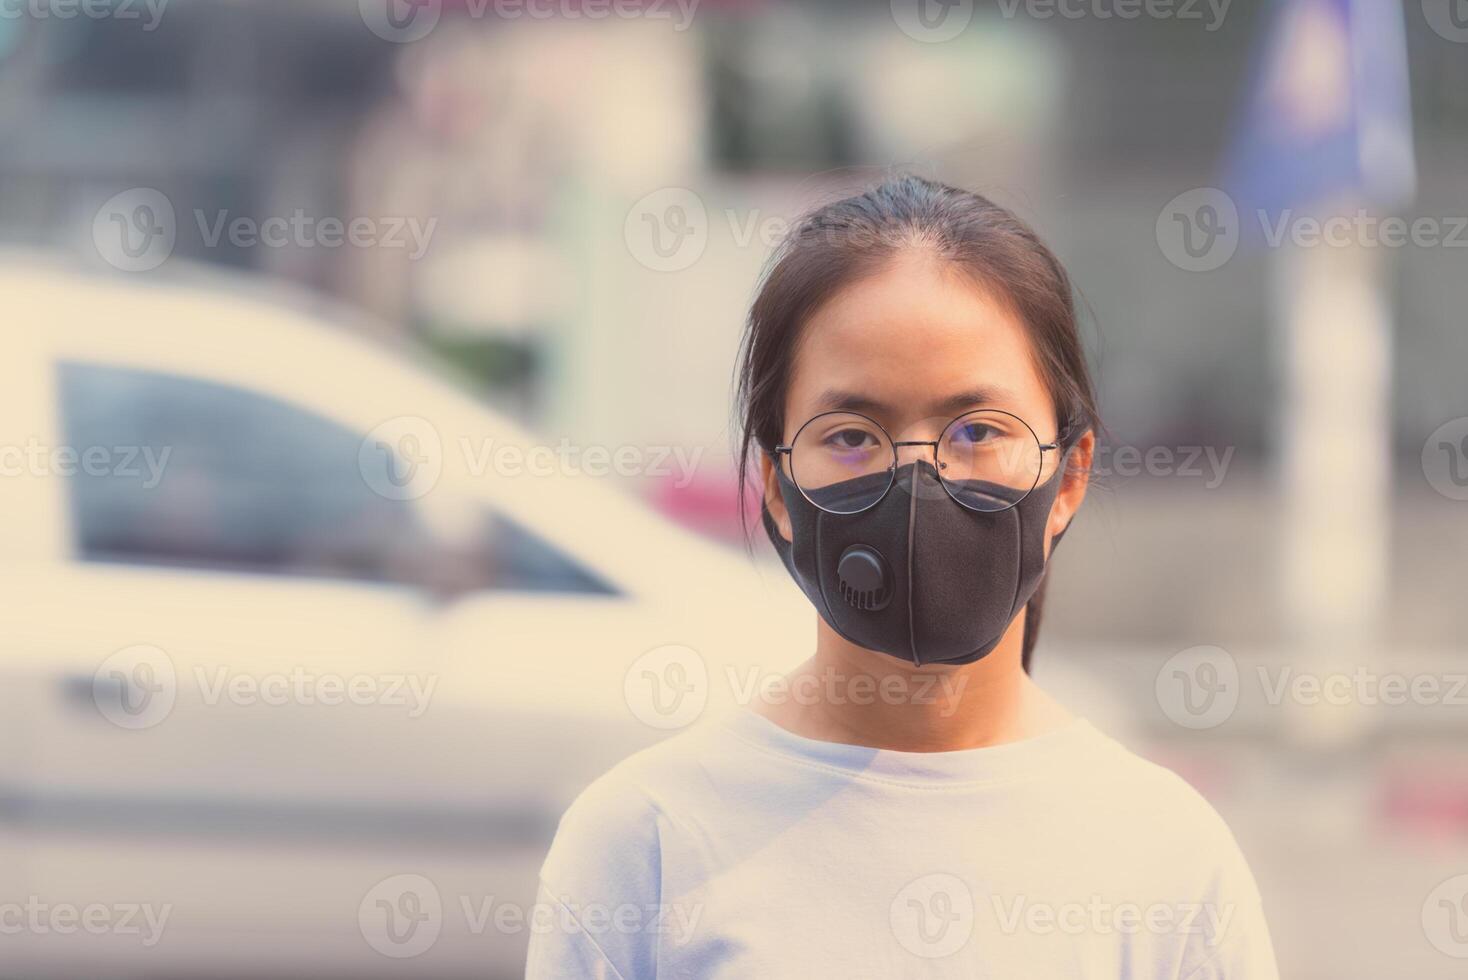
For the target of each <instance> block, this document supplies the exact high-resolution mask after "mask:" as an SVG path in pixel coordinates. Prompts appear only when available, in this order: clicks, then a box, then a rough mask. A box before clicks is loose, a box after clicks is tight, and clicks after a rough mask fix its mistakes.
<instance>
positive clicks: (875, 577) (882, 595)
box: [836, 544, 892, 612]
mask: <svg viewBox="0 0 1468 980" xmlns="http://www.w3.org/2000/svg"><path fill="white" fill-rule="evenodd" d="M836 581H837V584H838V586H839V587H840V589H841V598H843V599H845V600H846V604H847V605H849V606H851V607H853V608H855V609H861V610H865V611H868V612H872V611H875V610H878V609H881V608H883V607H884V606H886V605H887V603H888V602H890V601H891V599H892V573H891V572H889V571H888V570H887V562H886V561H885V560H884V559H883V558H882V555H881V553H880V552H878V551H877V549H875V548H873V547H871V546H870V545H865V544H854V545H852V546H851V547H849V548H847V549H846V550H845V551H843V552H842V553H841V558H840V560H839V561H837V562H836Z"/></svg>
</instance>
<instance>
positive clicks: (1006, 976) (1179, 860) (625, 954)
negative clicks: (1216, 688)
mask: <svg viewBox="0 0 1468 980" xmlns="http://www.w3.org/2000/svg"><path fill="white" fill-rule="evenodd" d="M538 912H540V913H542V914H541V915H540V918H539V921H538V924H537V925H536V927H535V928H534V929H533V930H532V932H533V935H532V940H531V949H530V959H529V966H528V972H527V976H528V977H529V978H531V980H542V978H556V980H563V978H569V977H597V978H606V980H644V978H653V977H656V978H660V980H661V978H670V977H677V978H693V977H698V978H710V977H719V978H725V977H739V978H756V980H781V978H787V977H788V978H792V980H812V978H839V980H849V978H860V977H873V978H881V980H897V978H907V977H955V978H957V977H963V978H973V977H995V978H1003V980H1040V978H1049V977H1055V978H1066V980H1080V978H1102V977H1104V978H1108V980H1114V978H1119V977H1122V978H1136V980H1141V978H1146V980H1161V978H1164V977H1165V978H1169V980H1217V978H1224V977H1227V978H1229V980H1245V978H1246V980H1276V978H1277V976H1278V973H1277V970H1276V967H1275V963H1274V953H1273V950H1272V949H1271V945H1270V940H1269V932H1268V929H1267V927H1266V925H1265V921H1264V916H1263V912H1262V909H1261V907H1260V901H1259V895H1258V891H1257V889H1256V887H1255V884H1254V880H1253V877H1252V875H1251V874H1250V873H1249V869H1248V866H1247V865H1246V864H1245V863H1244V859H1243V856H1242V855H1241V854H1240V853H1239V849H1238V846H1237V845H1236V844H1235V842H1234V839H1233V836H1232V835H1231V834H1230V833H1229V830H1228V828H1227V827H1226V826H1225V825H1224V823H1223V821H1222V820H1221V819H1219V817H1218V815H1217V814H1216V813H1215V812H1214V810H1213V808H1212V807H1210V806H1209V805H1208V804H1207V803H1206V802H1205V801H1204V800H1203V798H1202V797H1201V796H1199V795H1198V794H1197V792H1195V791H1194V790H1193V789H1192V788H1191V787H1189V786H1188V785H1187V784H1186V783H1185V782H1183V780H1181V779H1180V778H1178V777H1177V776H1176V775H1174V774H1173V773H1171V772H1169V771H1167V770H1166V769H1163V768H1161V767H1159V766H1156V765H1153V764H1152V763H1149V762H1146V761H1144V760H1142V759H1140V758H1139V757H1137V756H1136V755H1133V754H1132V753H1130V752H1128V751H1127V750H1126V749H1124V748H1122V747H1121V746H1120V745H1119V744H1117V743H1116V742H1114V741H1113V740H1111V739H1110V738H1107V737H1106V736H1104V735H1102V734H1101V733H1099V732H1098V731H1096V729H1095V728H1094V727H1092V726H1091V725H1090V723H1088V722H1085V721H1077V722H1073V723H1071V724H1069V725H1067V726H1066V727H1064V728H1062V729H1060V730H1057V731H1054V732H1051V733H1048V734H1045V735H1042V736H1039V737H1036V738H1031V739H1027V740H1024V741H1020V742H1013V743H1009V744H1005V745H998V746H993V747H989V748H980V749H966V750H961V751H955V752H893V751H886V750H879V749H869V748H862V747H859V746H853V745H840V744H836V743H831V742H820V741H815V740H812V739H808V738H803V737H801V736H799V735H795V734H793V733H791V732H789V731H786V730H785V729H783V728H781V727H779V726H778V725H776V724H774V723H773V722H771V721H769V720H767V719H765V718H763V717H761V716H759V715H757V714H755V713H753V712H751V711H748V710H740V711H738V712H735V713H734V714H732V715H729V716H727V717H725V718H722V719H718V720H714V721H709V722H706V723H704V724H702V725H700V726H698V727H696V728H694V729H691V730H689V731H688V732H685V733H683V734H681V735H678V736H676V737H674V738H671V739H669V740H667V741H665V742H662V743H661V744H659V745H657V746H654V747H653V748H650V749H648V750H646V751H643V752H641V753H639V754H638V755H635V756H633V757H632V758H630V759H628V760H626V761H625V762H623V763H622V764H620V765H618V766H617V767H616V768H614V769H613V770H612V771H611V772H610V773H608V774H607V775H605V776H603V777H602V778H601V779H599V780H598V781H597V782H595V783H594V784H592V786H591V787H590V788H588V789H587V790H586V791H585V793H583V794H582V795H581V797H580V798H579V799H577V801H576V802H575V803H574V804H573V805H572V806H571V808H570V809H569V810H568V811H567V812H566V814H565V816H564V817H563V818H562V819H561V824H560V828H559V830H558V832H557V834H556V840H555V844H554V845H553V847H552V848H551V852H550V855H549V857H548V858H547V860H546V862H545V866H544V868H543V869H542V872H541V905H540V906H539V909H538Z"/></svg>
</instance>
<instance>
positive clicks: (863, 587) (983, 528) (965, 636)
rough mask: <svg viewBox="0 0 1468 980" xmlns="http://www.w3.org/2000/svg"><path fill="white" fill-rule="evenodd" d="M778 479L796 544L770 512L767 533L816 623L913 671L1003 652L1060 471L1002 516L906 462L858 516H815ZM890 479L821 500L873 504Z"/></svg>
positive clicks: (1036, 571) (1034, 570)
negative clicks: (968, 502) (961, 499)
mask: <svg viewBox="0 0 1468 980" xmlns="http://www.w3.org/2000/svg"><path fill="white" fill-rule="evenodd" d="M776 472H777V474H778V479H779V483H780V494H781V496H782V497H783V498H784V501H785V508H786V510H787V511H789V513H790V528H791V537H792V539H793V540H792V541H786V540H785V539H784V537H783V536H781V534H780V529H779V528H778V527H776V526H775V522H774V519H773V518H772V517H771V516H770V513H769V511H768V510H765V511H764V513H763V520H764V525H765V532H766V533H767V534H769V536H770V541H771V542H773V543H774V545H775V550H776V551H777V552H779V554H780V560H781V561H783V562H784V563H785V568H786V569H788V570H789V572H790V574H791V575H792V576H793V577H794V578H795V581H796V582H797V583H799V585H800V587H801V589H802V590H804V592H805V594H806V595H807V596H808V597H809V598H810V601H811V602H812V603H814V604H815V607H816V610H817V611H818V612H820V614H821V617H822V618H823V619H825V621H826V622H827V623H829V624H830V625H831V628H832V629H834V630H835V631H836V632H837V633H839V634H841V636H843V637H845V638H846V639H847V640H850V641H851V642H852V643H855V644H856V645H858V646H861V647H865V648H866V649H868V650H878V651H880V652H882V653H887V654H891V655H892V656H894V657H898V658H900V659H902V660H908V661H911V662H912V663H914V664H931V663H946V664H967V663H973V662H974V661H975V660H978V659H979V658H980V657H982V656H984V655H985V654H987V653H989V652H990V651H991V650H993V649H994V648H995V647H996V646H998V645H999V641H1000V639H1002V638H1003V636H1004V632H1005V630H1007V629H1008V628H1009V624H1010V623H1011V622H1013V620H1014V617H1015V616H1016V615H1018V614H1019V611H1020V610H1021V609H1023V608H1024V605H1025V603H1027V602H1029V600H1030V597H1031V596H1032V595H1034V593H1035V589H1036V588H1038V587H1039V584H1040V580H1041V579H1042V578H1043V577H1044V574H1045V525H1046V523H1047V522H1048V520H1049V518H1050V507H1051V505H1052V504H1053V503H1054V502H1055V496H1056V494H1057V493H1058V492H1059V490H1060V482H1061V481H1060V470H1057V471H1056V473H1055V474H1054V475H1053V476H1052V477H1051V478H1050V480H1049V482H1048V483H1044V484H1042V485H1040V486H1037V487H1035V488H1034V489H1033V490H1031V491H1030V493H1029V494H1028V495H1026V496H1025V497H1024V498H1023V499H1022V500H1020V502H1019V503H1018V504H1016V505H1014V506H1012V507H1010V508H1009V509H1007V510H1002V511H998V512H996V513H981V512H978V511H973V510H970V509H968V508H967V507H964V506H963V505H962V504H960V503H958V502H957V501H956V500H954V499H953V498H952V497H950V496H949V495H948V492H947V491H946V490H945V489H944V488H943V484H942V483H941V482H940V481H939V479H938V472H937V470H935V469H934V468H933V467H932V465H931V464H929V463H927V462H925V461H919V462H916V463H909V464H907V465H904V466H900V467H898V469H897V476H896V481H895V482H894V484H893V486H892V488H891V490H889V491H888V492H887V495H886V496H885V497H883V498H882V499H881V501H880V502H878V503H877V504H876V505H875V506H873V507H871V508H869V509H867V510H864V511H862V512H861V513H859V514H831V513H828V512H826V511H824V510H821V509H820V508H819V507H816V506H815V505H814V504H812V503H811V502H810V501H809V500H807V499H805V497H804V495H802V494H801V492H800V490H799V488H797V487H796V486H795V484H794V483H792V482H791V481H790V480H789V479H788V478H787V477H786V476H785V473H784V472H783V469H782V468H780V467H779V466H778V465H777V467H776ZM887 480H888V474H887V473H878V474H874V475H872V476H864V477H859V478H857V479H855V480H850V481H847V483H845V484H841V485H839V486H837V487H828V488H825V489H824V490H822V501H823V502H827V498H828V497H829V498H830V502H831V503H832V505H833V506H834V505H836V503H837V501H838V499H839V498H840V497H841V496H849V497H850V498H851V499H853V500H865V499H869V498H870V496H871V494H872V492H873V487H874V485H875V486H876V487H877V488H878V489H879V488H880V486H881V485H884V484H885V483H886V482H887ZM985 489H987V490H988V491H989V492H990V493H991V495H998V496H1000V497H1001V499H1002V494H1003V493H1007V492H1008V491H999V490H997V488H983V487H980V488H978V490H979V492H981V493H982V492H984V490H985ZM1062 533H1063V532H1062ZM1055 540H1056V541H1057V542H1058V541H1059V540H1060V535H1056V537H1055Z"/></svg>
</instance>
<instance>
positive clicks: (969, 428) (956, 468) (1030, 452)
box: [772, 408, 1060, 514]
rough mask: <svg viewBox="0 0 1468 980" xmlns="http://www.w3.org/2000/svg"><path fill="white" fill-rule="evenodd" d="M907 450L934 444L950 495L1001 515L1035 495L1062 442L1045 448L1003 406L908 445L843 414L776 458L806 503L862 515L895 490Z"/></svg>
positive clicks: (808, 429) (814, 424)
mask: <svg viewBox="0 0 1468 980" xmlns="http://www.w3.org/2000/svg"><path fill="white" fill-rule="evenodd" d="M900 446H931V447H932V448H933V462H934V466H935V469H936V470H937V473H938V479H939V481H940V482H941V483H942V484H943V488H944V489H945V490H946V491H948V495H949V496H950V497H952V498H953V499H954V500H955V501H956V502H958V503H960V504H962V505H963V506H964V507H967V508H968V509H969V510H974V511H979V512H981V513H986V514H993V513H998V512H999V511H1004V510H1008V509H1009V508H1011V507H1013V506H1015V505H1016V504H1018V503H1019V502H1020V501H1021V500H1023V499H1024V498H1025V497H1027V496H1029V494H1030V491H1032V490H1034V489H1035V487H1036V486H1037V485H1038V484H1039V482H1040V474H1041V473H1042V472H1043V471H1044V468H1045V454H1046V453H1047V452H1051V451H1052V450H1057V449H1059V448H1060V442H1059V441H1056V442H1050V443H1041V442H1040V437H1039V436H1037V435H1035V430H1034V429H1032V428H1030V426H1029V424H1028V423H1026V422H1025V421H1024V419H1022V418H1020V417H1019V416H1018V415H1014V414H1012V413H1010V412H1006V411H1003V410H1001V409H995V408H985V409H980V410H978V411H974V412H967V413H965V414H963V415H960V416H959V417H958V418H956V419H954V420H953V421H952V422H949V423H948V424H947V425H946V426H944V428H943V432H942V434H941V435H939V437H938V438H937V439H936V440H933V441H925V440H912V441H904V442H894V441H893V439H892V437H891V436H890V435H888V434H887V430H886V429H884V428H882V426H881V424H880V423H878V422H877V421H875V420H874V419H870V418H867V417H866V416H865V415H862V414H860V413H858V412H841V411H837V412H822V413H821V414H820V415H817V416H815V417H814V418H812V419H811V420H810V421H808V422H806V423H805V424H804V425H802V426H801V427H800V430H799V431H798V432H796V433H795V439H794V440H793V441H792V442H791V443H790V445H788V446H776V447H775V448H774V450H772V453H773V455H774V456H775V460H776V463H777V464H778V463H779V460H780V457H781V456H784V457H785V458H786V460H787V461H788V465H789V468H788V470H787V475H788V476H789V477H790V480H791V482H793V483H794V484H795V486H796V487H797V488H798V489H799V490H800V493H801V495H802V496H804V497H805V499H806V500H809V501H810V502H811V503H812V504H814V505H815V506H817V507H819V508H820V509H821V510H823V511H826V512H827V513H829V514H859V513H861V512H862V511H864V510H867V509H869V508H871V507H875V506H876V505H877V503H878V502H880V501H881V500H882V498H883V497H885V496H887V492H888V491H889V490H891V489H892V484H893V483H894V482H895V481H896V479H897V450H898V447H900Z"/></svg>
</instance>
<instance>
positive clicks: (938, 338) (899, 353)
mask: <svg viewBox="0 0 1468 980" xmlns="http://www.w3.org/2000/svg"><path fill="white" fill-rule="evenodd" d="M983 407H990V408H1002V409H1005V410H1007V411H1010V412H1013V413H1015V414H1017V415H1019V416H1020V417H1021V418H1024V419H1026V420H1027V421H1029V422H1030V423H1031V425H1034V426H1050V427H1053V420H1054V410H1053V408H1052V406H1051V399H1050V396H1049V392H1048V390H1047V389H1046V387H1045V385H1044V382H1043V380H1042V378H1041V376H1040V373H1039V371H1038V369H1037V367H1036V364H1035V358H1034V354H1033V349H1032V346H1031V343H1030V339H1029V334H1028V332H1027V330H1026V329H1025V327H1024V325H1023V324H1022V323H1021V322H1020V321H1019V319H1018V318H1017V317H1016V316H1015V315H1014V314H1013V313H1012V312H1011V311H1010V310H1009V309H1008V307H1007V306H1006V305H1005V304H1004V303H1002V302H1000V301H999V300H997V299H996V298H995V297H993V296H992V295H991V294H990V292H989V291H988V290H985V289H983V288H981V287H980V286H978V285H977V284H975V283H974V282H973V281H972V280H971V279H969V278H967V277H966V276H964V275H962V273H961V272H960V271H959V270H956V269H954V268H953V267H951V266H949V265H947V264H945V263H943V262H940V261H937V260H935V259H932V258H928V257H926V256H920V255H919V256H908V257H904V258H900V259H898V260H896V261H895V262H893V263H892V264H891V265H890V266H888V267H887V268H886V269H884V270H883V271H882V272H880V273H878V274H877V275H874V276H872V277H870V278H867V279H863V280H860V281H858V282H855V283H852V284H851V285H849V286H846V287H845V288H843V289H842V290H840V291H839V292H838V293H837V294H836V295H835V296H833V297H832V298H831V299H830V300H829V301H828V302H827V303H825V304H824V305H823V306H822V307H821V308H820V309H818V310H817V311H816V313H815V314H814V315H813V316H812V317H811V318H810V320H809V321H808V322H807V323H806V324H805V327H804V330H803V332H802V336H801V341H800V344H799V345H798V347H797V349H796V354H795V363H794V366H793V371H792V375H791V381H790V387H789V390H788V392H787V396H786V413H787V414H786V419H787V428H788V427H789V425H790V423H794V425H796V426H798V425H799V424H800V422H802V421H804V420H805V419H806V418H809V417H810V416H811V415H814V414H816V413H818V412H822V411H830V410H832V409H847V410H850V411H860V412H863V413H864V414H867V415H872V416H874V417H876V418H877V419H878V420H879V421H881V422H884V423H891V424H892V425H899V426H900V425H907V424H911V423H914V422H917V421H919V420H921V419H926V418H942V419H943V420H946V419H949V418H952V417H953V416H954V415H956V414H959V413H961V412H963V411H967V410H969V409H972V408H983Z"/></svg>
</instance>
